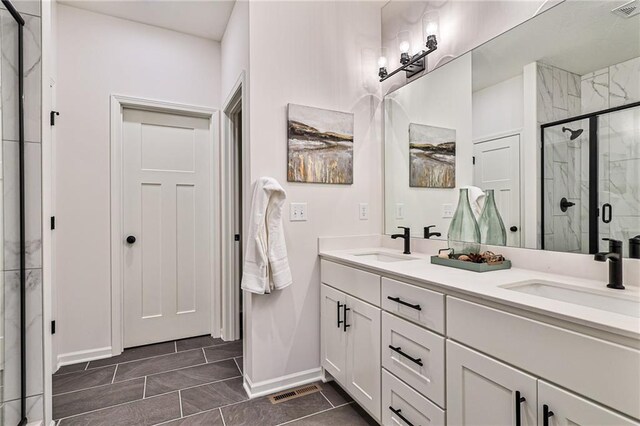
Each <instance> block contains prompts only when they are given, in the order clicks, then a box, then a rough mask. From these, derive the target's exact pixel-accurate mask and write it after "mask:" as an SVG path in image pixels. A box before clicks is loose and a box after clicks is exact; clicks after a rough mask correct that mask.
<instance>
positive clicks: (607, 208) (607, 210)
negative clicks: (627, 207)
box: [602, 203, 613, 223]
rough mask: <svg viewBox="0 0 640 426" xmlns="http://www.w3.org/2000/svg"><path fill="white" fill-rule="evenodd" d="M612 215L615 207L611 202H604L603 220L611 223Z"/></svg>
mask: <svg viewBox="0 0 640 426" xmlns="http://www.w3.org/2000/svg"><path fill="white" fill-rule="evenodd" d="M612 216H613V207H612V206H611V204H609V203H604V204H603V205H602V221H603V222H604V223H611V218H612Z"/></svg>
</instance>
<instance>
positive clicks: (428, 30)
mask: <svg viewBox="0 0 640 426" xmlns="http://www.w3.org/2000/svg"><path fill="white" fill-rule="evenodd" d="M422 29H423V34H424V40H425V46H426V48H427V49H426V50H424V49H423V50H421V51H420V52H418V53H416V54H415V55H411V53H409V52H410V50H411V42H410V33H409V31H402V32H400V33H399V34H398V49H399V50H400V64H401V66H400V67H399V68H397V69H396V70H394V71H392V72H387V58H386V57H385V56H384V55H383V56H381V57H380V59H378V77H380V82H383V81H385V80H386V79H388V78H389V77H391V76H392V75H395V74H397V73H399V72H400V71H404V72H405V73H406V76H407V78H411V77H413V76H414V75H416V74H418V73H421V72H422V71H424V70H425V68H426V57H427V55H428V54H429V53H431V52H433V51H434V50H436V49H437V48H438V30H439V22H438V12H437V11H429V12H426V13H425V14H424V15H423V17H422Z"/></svg>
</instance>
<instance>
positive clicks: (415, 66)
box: [378, 35, 438, 82]
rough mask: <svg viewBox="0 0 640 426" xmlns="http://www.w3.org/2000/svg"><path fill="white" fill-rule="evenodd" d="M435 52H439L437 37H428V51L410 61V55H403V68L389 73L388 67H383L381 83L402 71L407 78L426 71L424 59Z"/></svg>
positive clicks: (380, 71) (379, 72)
mask: <svg viewBox="0 0 640 426" xmlns="http://www.w3.org/2000/svg"><path fill="white" fill-rule="evenodd" d="M435 50H438V41H437V40H436V37H435V36H434V35H430V36H429V37H427V50H423V51H421V52H420V53H416V54H415V55H413V57H412V58H411V59H409V60H408V56H409V54H408V53H403V56H402V58H401V61H400V62H401V63H402V66H401V67H400V68H398V69H396V70H394V71H392V72H390V73H388V72H387V68H386V67H381V68H380V70H379V71H378V76H379V77H380V82H383V81H385V80H386V79H388V78H390V77H392V76H394V75H396V74H398V73H399V72H400V71H406V72H407V77H412V76H414V75H416V74H417V73H419V72H421V71H424V70H425V68H426V67H425V62H424V58H426V57H427V55H428V54H430V53H432V52H434V51H435Z"/></svg>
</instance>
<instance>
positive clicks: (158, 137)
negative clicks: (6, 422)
mask: <svg viewBox="0 0 640 426" xmlns="http://www.w3.org/2000/svg"><path fill="white" fill-rule="evenodd" d="M123 118H124V122H123V164H124V167H123V174H124V176H123V194H124V198H123V214H124V217H123V230H124V232H125V234H124V235H123V236H122V244H124V245H125V249H124V263H123V268H124V274H123V275H124V346H125V347H131V346H138V345H144V344H149V343H154V342H161V341H166V340H173V339H177V338H182V337H189V336H197V335H202V334H209V333H210V332H211V330H210V328H211V326H210V324H211V321H210V316H211V297H210V294H211V284H212V277H211V261H212V260H211V258H212V253H211V252H210V251H211V250H210V247H211V244H210V239H211V238H212V236H211V222H210V218H211V215H212V211H211V200H210V185H211V175H212V173H211V167H212V166H211V160H210V159H211V156H210V149H211V141H212V138H211V134H210V130H209V120H208V119H204V118H197V117H189V116H184V115H174V114H167V113H160V112H150V111H141V110H135V109H125V110H124V114H123ZM129 237H133V238H135V242H127V239H128V238H129ZM130 240H131V241H133V239H132V238H130Z"/></svg>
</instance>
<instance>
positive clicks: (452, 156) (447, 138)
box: [409, 123, 456, 188]
mask: <svg viewBox="0 0 640 426" xmlns="http://www.w3.org/2000/svg"><path fill="white" fill-rule="evenodd" d="M409 186H410V187H412V188H455V186H456V131H455V130H454V129H447V128H444V127H435V126H427V125H424V124H415V123H410V124H409Z"/></svg>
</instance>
